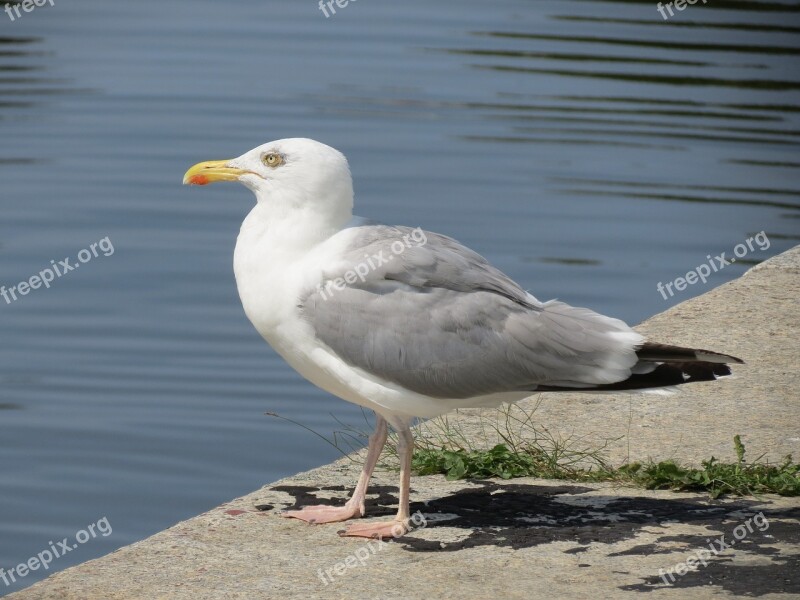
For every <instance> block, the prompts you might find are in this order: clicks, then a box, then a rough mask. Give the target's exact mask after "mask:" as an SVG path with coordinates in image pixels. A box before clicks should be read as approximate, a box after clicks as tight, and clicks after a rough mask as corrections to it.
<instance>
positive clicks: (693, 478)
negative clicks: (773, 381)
mask: <svg viewBox="0 0 800 600" xmlns="http://www.w3.org/2000/svg"><path fill="white" fill-rule="evenodd" d="M733 439H734V444H735V446H736V448H737V450H739V451H740V452H741V454H740V457H739V461H738V462H736V463H722V462H719V461H718V460H717V459H716V458H714V457H711V458H710V459H708V460H706V461H703V462H702V467H701V468H695V467H686V466H681V465H679V464H677V463H675V462H673V461H671V460H666V461H661V462H657V463H656V462H648V463H645V464H642V463H629V464H626V465H623V466H621V467H618V468H610V467H608V466H601V467H599V468H595V469H575V468H563V467H562V466H561V465H560V464H558V463H555V464H554V463H553V461H552V457H551V456H550V455H549V454H547V453H546V452H544V453H543V452H541V451H540V450H538V449H529V450H524V451H522V452H512V451H511V450H510V449H509V448H508V447H507V446H506V445H505V444H497V445H496V446H494V447H493V448H491V449H489V450H465V449H463V448H459V449H456V450H452V449H447V448H440V449H435V448H424V449H418V450H417V451H416V452H415V454H414V460H413V468H414V471H415V472H416V473H417V474H419V475H434V474H442V475H445V476H446V477H447V479H482V478H487V477H500V478H501V479H512V478H514V477H543V478H546V479H566V480H571V481H584V482H597V481H612V482H617V483H625V484H632V485H635V486H638V487H643V488H646V489H648V490H674V491H686V492H689V491H692V492H708V494H709V495H710V496H711V497H712V498H718V497H720V496H722V495H725V494H733V495H741V496H747V495H757V494H763V493H771V494H780V495H782V496H800V464H797V463H794V462H792V457H791V456H787V457H786V458H785V459H784V461H783V462H782V463H781V464H777V465H771V464H767V463H759V462H755V463H746V462H745V461H744V452H745V449H744V445H743V444H742V442H741V440H740V438H739V436H738V435H737V436H735V437H734V438H733Z"/></svg>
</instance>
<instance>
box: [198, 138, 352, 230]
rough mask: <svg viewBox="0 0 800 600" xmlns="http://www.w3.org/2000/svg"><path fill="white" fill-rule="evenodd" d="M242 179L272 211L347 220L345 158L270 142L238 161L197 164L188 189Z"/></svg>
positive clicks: (298, 141) (318, 148)
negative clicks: (303, 213) (299, 212)
mask: <svg viewBox="0 0 800 600" xmlns="http://www.w3.org/2000/svg"><path fill="white" fill-rule="evenodd" d="M217 181H238V182H240V183H242V184H244V185H245V186H246V187H248V188H250V189H251V190H252V191H253V193H255V195H256V198H257V199H258V202H259V204H263V205H265V207H270V208H271V209H272V210H274V211H279V212H285V211H297V210H299V211H303V212H305V211H313V212H316V213H326V214H330V215H331V216H334V215H336V216H342V218H345V217H346V218H349V216H350V214H351V213H352V209H353V181H352V178H351V176H350V168H349V166H348V165H347V159H346V158H345V157H344V155H343V154H342V153H341V152H339V151H338V150H336V149H335V148H331V147H330V146H326V145H325V144H322V143H320V142H317V141H315V140H310V139H306V138H289V139H284V140H276V141H274V142H268V143H266V144H263V145H261V146H259V147H258V148H253V149H252V150H250V151H249V152H245V153H244V154H242V155H241V156H239V157H238V158H232V159H229V160H213V161H208V162H202V163H198V164H196V165H195V166H193V167H192V168H191V169H189V170H188V171H187V172H186V175H184V177H183V183H184V184H185V185H207V184H209V183H214V182H217Z"/></svg>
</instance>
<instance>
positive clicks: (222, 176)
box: [183, 160, 250, 185]
mask: <svg viewBox="0 0 800 600" xmlns="http://www.w3.org/2000/svg"><path fill="white" fill-rule="evenodd" d="M229 162H230V160H210V161H208V162H201V163H197V164H196V165H195V166H193V167H192V168H191V169H189V170H188V171H186V175H184V176H183V185H208V184H209V183H214V182H215V181H237V180H238V179H239V177H241V176H242V175H245V174H246V173H250V171H245V170H243V169H236V168H234V167H229V166H228V163H229Z"/></svg>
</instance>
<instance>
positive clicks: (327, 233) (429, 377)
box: [183, 138, 742, 537]
mask: <svg viewBox="0 0 800 600" xmlns="http://www.w3.org/2000/svg"><path fill="white" fill-rule="evenodd" d="M183 181H184V183H185V184H194V185H205V184H208V183H212V182H216V181H239V182H240V183H242V184H244V185H245V186H246V187H248V188H250V190H252V191H253V192H254V194H255V196H256V200H257V202H256V205H255V207H254V208H253V209H252V211H251V212H250V213H249V214H248V215H247V217H246V218H245V220H244V222H243V223H242V227H241V231H240V233H239V237H238V240H237V243H236V250H235V253H234V271H235V274H236V284H237V287H238V290H239V296H240V298H241V301H242V305H243V306H244V310H245V313H246V314H247V317H248V318H249V319H250V321H251V322H252V323H253V325H254V326H255V328H256V329H257V330H258V332H259V333H260V334H261V335H262V336H263V337H264V339H265V340H266V341H267V342H268V343H269V344H270V345H271V346H272V347H273V348H274V349H275V350H276V351H277V352H278V354H280V355H281V356H282V357H283V358H284V359H285V360H286V362H288V363H289V364H290V365H291V366H292V367H293V368H294V369H296V370H297V371H298V372H299V373H300V374H301V375H302V376H303V377H305V378H306V379H308V380H309V381H310V382H312V383H313V384H315V385H317V386H319V387H320V388H322V389H324V390H326V391H328V392H330V393H331V394H333V395H335V396H338V397H339V398H342V399H343V400H347V401H349V402H353V403H355V404H358V405H360V406H363V407H365V408H368V409H371V410H373V411H375V415H376V425H375V431H374V433H373V434H372V435H371V436H370V438H369V445H368V448H367V456H366V460H365V464H364V468H363V470H362V472H361V476H360V478H359V480H358V483H357V485H356V487H355V490H354V492H353V495H352V497H351V498H350V500H348V501H347V503H346V504H345V505H344V506H339V507H336V506H307V507H305V508H302V509H300V510H293V511H288V512H286V513H284V516H287V517H293V518H297V519H301V520H303V521H306V522H308V523H332V522H339V521H347V520H350V519H355V518H358V517H363V516H364V512H365V511H364V500H365V496H366V493H367V487H368V484H369V480H370V477H371V476H372V472H373V470H374V468H375V465H376V463H377V461H378V457H379V455H380V453H381V451H382V449H383V447H384V445H385V443H386V438H387V427H388V426H391V427H392V428H393V429H394V430H395V431H396V432H397V435H398V449H397V450H398V455H399V457H400V495H399V508H398V512H397V516H396V517H395V519H394V520H392V521H381V522H360V523H351V524H349V525H348V526H347V528H346V529H345V530H344V531H342V532H340V534H341V535H347V536H360V537H390V536H396V535H397V534H398V532H400V533H403V532H405V531H407V530H408V528H409V520H410V514H409V485H410V477H411V456H412V451H413V444H414V442H413V437H412V434H411V429H410V425H411V423H412V421H413V420H414V419H415V418H417V417H421V418H427V417H434V416H436V415H440V414H443V413H446V412H448V411H451V410H453V409H456V408H468V407H491V406H498V405H500V404H502V403H505V402H516V401H519V400H521V399H523V398H526V397H528V396H531V395H532V394H534V393H538V392H559V391H579V392H581V391H582V392H587V391H593V392H597V391H605V390H608V391H613V390H645V389H653V388H661V387H665V386H673V385H678V384H683V383H689V382H694V381H708V380H714V379H716V378H717V377H719V376H722V375H728V374H730V369H729V367H728V366H727V364H726V363H740V362H742V361H741V360H740V359H738V358H735V357H733V356H728V355H725V354H719V353H716V352H711V351H707V350H697V349H691V348H681V347H676V346H670V345H665V344H658V343H652V342H647V341H645V339H644V338H643V336H641V335H640V334H638V333H636V332H635V331H633V330H632V329H631V328H630V327H628V325H626V324H625V323H624V322H622V321H620V320H617V319H613V318H610V317H606V316H603V315H600V314H598V313H596V312H593V311H591V310H589V309H586V308H575V307H572V306H569V305H567V304H564V303H563V302H558V301H554V300H552V301H549V302H541V301H539V300H537V299H536V298H535V297H534V296H533V295H531V294H530V293H528V292H527V291H526V290H524V289H523V288H522V287H520V286H519V285H518V284H517V283H515V282H514V281H513V280H512V279H510V278H509V277H508V276H507V275H505V274H504V273H502V272H501V271H500V270H498V269H497V268H495V267H493V266H492V265H491V264H489V262H488V261H487V260H486V259H485V258H483V257H482V256H480V255H479V254H477V253H475V252H473V251H472V250H470V249H468V248H466V247H464V246H462V245H461V244H459V243H458V242H457V241H455V240H453V239H452V238H449V237H446V236H444V235H440V234H437V233H432V232H429V231H423V230H422V229H419V228H417V229H412V228H410V227H400V226H389V225H383V224H379V223H374V222H371V221H367V220H365V219H362V218H359V217H354V216H353V212H352V211H353V183H352V178H351V176H350V169H349V167H348V163H347V159H346V158H345V157H344V155H342V154H341V153H340V152H339V151H337V150H335V149H334V148H331V147H330V146H326V145H325V144H322V143H320V142H316V141H314V140H310V139H302V138H294V139H283V140H277V141H274V142H269V143H267V144H264V145H262V146H259V147H258V148H255V149H253V150H251V151H249V152H246V153H245V154H243V155H241V156H240V157H238V158H235V159H231V160H222V161H211V162H203V163H199V164H197V165H195V166H193V167H192V168H190V169H189V170H188V171H187V173H186V175H185V177H184V180H183Z"/></svg>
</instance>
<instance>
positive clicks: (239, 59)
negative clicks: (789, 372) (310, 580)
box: [0, 0, 800, 595]
mask: <svg viewBox="0 0 800 600" xmlns="http://www.w3.org/2000/svg"><path fill="white" fill-rule="evenodd" d="M799 33H800V4H798V3H797V2H791V3H789V2H787V3H778V2H733V1H724V0H714V1H713V2H708V4H706V5H702V4H700V3H698V4H695V5H689V6H688V7H687V8H686V9H685V10H684V11H683V12H679V13H676V14H675V15H674V16H673V17H672V18H670V19H668V20H664V19H662V17H661V16H660V15H659V13H658V12H657V10H656V6H655V3H653V2H639V1H634V0H631V1H619V2H593V1H572V0H558V1H537V2H532V1H522V0H496V1H494V2H491V3H488V2H477V1H474V0H463V1H460V2H439V3H430V2H422V1H421V0H410V1H403V2H385V1H383V2H379V1H378V0H361V1H359V2H358V3H351V4H350V5H349V6H348V7H347V8H345V9H338V11H337V14H336V15H332V16H330V17H329V18H326V17H325V16H324V14H322V12H321V11H320V10H319V9H318V6H317V2H315V1H314V0H295V1H293V2H291V3H290V2H277V0H270V1H266V0H259V1H255V0H243V1H240V2H235V3H221V2H212V1H211V0H192V1H191V2H190V1H189V0H174V1H172V2H168V3H166V2H155V1H153V0H143V1H141V2H135V3H131V2H128V3H121V2H101V1H99V0H72V1H70V2H64V1H63V0H55V2H54V5H53V6H50V5H49V4H47V5H45V6H42V7H39V8H36V9H35V10H34V11H33V12H31V13H22V15H21V17H20V18H19V19H16V20H15V21H13V22H12V21H11V19H10V18H8V15H7V14H5V13H3V12H0V207H1V211H0V285H5V286H6V287H10V286H13V285H16V284H17V283H18V282H20V281H23V280H27V279H29V278H30V276H31V275H34V274H36V273H38V272H39V271H41V270H42V269H43V268H45V267H47V266H49V265H50V264H51V262H50V261H51V260H54V261H56V262H58V261H60V260H62V259H64V258H65V257H71V258H72V259H73V261H74V260H75V258H76V257H78V254H79V252H80V251H81V250H83V249H85V248H87V249H88V248H90V246H91V244H92V243H97V242H98V241H99V240H102V239H105V238H108V239H109V242H108V243H110V244H111V245H113V254H110V255H109V256H105V254H104V253H103V252H99V253H98V256H97V257H93V258H92V259H91V260H89V261H87V262H86V263H83V264H81V267H80V268H79V269H77V270H75V271H72V272H70V273H67V274H65V275H64V276H63V277H61V278H58V279H57V280H56V281H55V282H53V284H52V287H51V288H50V289H44V288H40V289H37V290H33V291H31V292H30V293H29V294H28V295H26V296H24V297H19V299H18V300H17V301H12V302H11V303H6V302H5V301H4V300H2V299H1V298H0V339H1V340H2V344H0V460H1V461H2V477H0V566H1V567H4V568H6V569H8V568H10V567H12V566H14V565H16V564H18V563H20V562H23V561H26V560H27V559H28V557H30V556H32V555H35V554H36V553H38V552H39V551H41V550H43V549H45V548H47V547H48V543H49V542H50V541H51V540H60V539H62V538H63V537H66V536H73V535H74V534H75V532H76V531H78V530H79V529H82V528H84V527H85V526H86V525H88V524H89V523H93V522H96V521H97V520H98V519H100V518H102V517H104V516H105V517H107V518H108V520H109V522H110V524H111V525H112V526H113V533H112V534H111V535H109V536H107V537H102V536H99V537H98V538H97V539H94V540H91V541H89V542H87V543H86V544H84V545H82V546H79V548H77V549H76V550H74V551H73V552H71V553H70V554H68V555H67V556H65V557H63V558H61V559H59V560H57V561H56V562H54V564H53V565H52V568H53V569H61V568H64V567H67V566H69V565H70V564H73V563H75V562H81V561H84V560H87V559H89V558H92V557H94V556H98V555H101V554H104V553H106V552H108V551H110V550H112V549H114V548H116V547H119V546H121V545H124V544H128V543H130V542H133V541H135V540H137V539H140V538H142V537H144V536H147V535H149V534H151V533H154V532H156V531H158V530H160V529H163V528H164V527H166V526H169V525H171V524H173V523H175V522H176V521H178V520H181V519H185V518H187V517H189V516H192V515H194V514H196V513H198V512H201V511H203V510H206V509H208V508H210V507H212V506H215V505H216V504H218V503H219V502H221V501H224V500H226V499H229V498H232V497H235V496H237V495H240V494H243V493H245V492H248V491H251V490H252V489H254V488H256V487H258V486H260V485H262V484H264V483H266V482H270V481H273V480H275V479H278V478H279V477H282V476H285V475H288V474H291V473H294V472H297V471H299V470H302V469H306V468H310V467H312V466H315V465H319V464H321V463H323V462H326V461H329V460H331V459H333V458H335V457H336V456H337V454H338V453H337V451H336V450H335V449H333V448H331V447H329V446H327V445H326V444H325V443H324V442H323V441H321V440H319V439H318V438H316V437H314V436H313V435H311V434H309V433H307V432H305V431H304V430H303V429H301V428H299V427H297V426H295V425H291V424H289V423H287V422H285V421H281V420H277V419H274V418H270V417H267V416H264V415H263V413H264V412H266V411H273V412H277V413H279V414H280V415H282V416H285V417H288V418H290V419H293V420H296V421H298V422H300V423H302V424H303V425H305V426H308V427H310V428H313V429H315V430H317V431H319V432H320V433H322V434H324V435H329V434H330V433H331V432H332V431H333V430H334V429H337V428H338V427H339V425H338V424H337V421H336V419H339V420H342V421H344V422H346V423H352V424H356V425H358V424H360V423H363V417H362V415H361V413H360V411H359V410H358V409H356V408H353V407H350V406H348V405H346V404H345V403H343V402H341V401H338V400H335V399H333V398H331V397H329V396H328V395H327V394H325V393H323V392H321V391H319V390H317V389H315V388H313V387H312V386H311V385H310V384H306V383H305V382H304V381H303V380H302V379H301V378H300V377H299V376H298V375H296V374H295V373H294V372H292V371H291V370H290V369H289V368H288V367H287V366H286V365H284V364H283V363H282V362H281V360H280V359H279V358H278V357H277V356H276V355H275V354H274V353H273V352H272V351H271V350H270V349H269V348H268V347H267V346H266V344H264V343H263V341H262V340H261V339H260V338H259V336H258V335H257V334H256V333H255V332H254V331H253V329H252V327H251V326H250V324H249V323H248V322H247V320H246V318H245V316H244V314H243V312H242V310H241V307H240V304H239V301H238V298H237V295H236V289H235V284H234V280H233V275H232V269H231V257H232V251H233V245H234V243H235V237H236V234H237V231H238V226H239V223H240V222H241V220H242V218H243V217H244V215H245V214H246V213H247V211H248V210H249V208H250V207H251V205H252V203H253V200H252V198H251V195H250V193H249V192H247V191H246V190H245V189H243V188H240V187H238V186H232V185H228V186H222V185H220V186H214V187H210V188H203V189H202V190H200V189H188V188H183V187H181V186H180V180H181V177H182V175H183V173H184V171H185V170H186V168H187V167H188V166H189V165H191V164H193V163H194V162H197V161H200V160H206V159H212V158H226V157H231V156H236V155H238V154H241V153H242V152H244V151H245V150H248V149H250V148H251V147H254V146H256V145H259V144H260V143H262V142H265V141H268V140H271V139H276V138H281V137H293V136H307V137H313V138H316V139H319V140H322V141H325V142H326V143H329V144H331V145H333V146H336V147H338V148H339V149H341V150H342V151H343V152H345V153H346V154H347V155H348V157H349V158H350V162H351V166H352V169H353V173H354V176H355V178H356V190H357V208H358V212H359V214H361V215H364V216H369V217H372V218H375V219H379V220H383V221H386V222H391V223H403V224H407V225H411V226H422V227H424V228H427V229H431V230H435V231H440V232H443V233H447V234H449V235H451V236H453V237H455V238H457V239H459V240H461V241H463V242H465V243H467V244H468V245H470V246H472V247H473V248H475V249H476V250H478V251H480V252H481V253H483V254H484V255H486V256H487V257H488V258H489V259H490V260H491V261H493V262H494V263H495V264H497V265H498V266H499V267H501V268H502V269H503V270H505V271H506V272H508V273H509V274H510V275H512V276H513V277H514V278H516V279H517V280H518V281H519V282H520V283H521V284H522V285H523V286H524V287H526V288H528V289H530V290H531V291H532V292H533V293H534V294H536V295H537V296H538V297H540V298H542V299H547V298H552V297H556V296H557V297H559V298H561V299H562V300H565V301H567V302H570V303H573V304H579V305H586V306H590V307H592V308H594V309H596V310H599V311H602V312H606V313H609V314H612V315H615V316H618V317H621V318H624V319H626V320H628V321H630V322H637V321H640V320H642V319H644V318H646V317H648V316H650V315H652V314H655V313H657V312H660V311H662V310H664V309H666V308H668V307H669V306H671V305H673V304H676V303H677V302H679V301H681V300H684V299H686V298H689V297H691V296H693V295H697V294H700V293H702V292H705V291H707V290H709V289H711V287H712V286H715V285H719V284H721V283H723V282H724V281H728V280H730V279H732V278H735V277H736V276H738V275H740V274H741V273H742V272H743V271H744V270H745V269H746V268H747V267H748V266H750V265H752V264H755V263H757V262H760V261H762V260H764V259H765V258H768V257H769V256H772V255H775V254H777V253H779V252H781V251H783V250H785V249H787V248H789V247H791V246H793V245H795V244H796V243H798V239H799V238H800V235H799V234H800V220H798V218H799V217H800V180H799V179H798V174H800V155H798V146H799V145H800V123H799V121H800V116H799V115H798V111H800V108H799V103H798V98H799V97H800V76H799V75H798V55H800V36H798V34H799ZM761 231H763V232H765V235H766V236H767V237H768V240H769V247H768V248H766V249H763V250H762V249H761V247H760V246H759V245H755V246H754V249H753V251H752V252H750V251H748V252H747V254H746V255H743V256H741V257H740V258H739V259H737V262H735V263H733V264H731V265H729V266H727V267H725V268H724V269H722V270H720V271H719V272H716V273H712V275H711V277H710V280H709V282H708V283H707V284H703V283H697V284H695V285H693V286H690V287H689V289H687V290H684V291H679V292H677V293H676V294H675V295H674V296H672V297H669V296H668V297H667V299H666V300H665V299H664V298H663V297H662V295H661V294H660V293H659V292H658V291H657V288H656V286H657V284H658V283H659V282H664V283H666V282H671V281H672V280H674V279H675V278H676V277H679V276H681V275H684V274H685V273H686V272H687V271H689V270H690V269H693V268H695V267H696V266H698V265H699V264H701V263H704V262H706V261H707V259H706V256H707V255H717V254H719V253H721V252H726V253H727V256H728V257H731V256H733V251H734V248H735V247H736V245H737V244H739V243H742V242H744V241H745V240H746V239H747V238H748V237H752V236H753V235H754V234H756V233H758V232H761ZM762 239H763V238H762ZM763 245H764V246H766V244H763ZM105 247H108V245H106V246H105ZM82 256H84V257H85V256H86V255H85V254H83V255H82ZM727 350H733V349H727ZM41 575H42V571H37V572H35V573H33V574H31V575H29V576H27V577H26V578H25V579H24V580H22V582H21V583H22V584H29V583H32V582H33V581H34V580H35V579H37V578H38V577H40V576H41ZM19 587H20V583H19V582H18V583H17V584H14V585H13V586H10V587H7V586H5V585H4V584H3V583H0V595H1V594H3V593H4V592H7V591H10V590H13V589H18V588H19Z"/></svg>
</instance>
